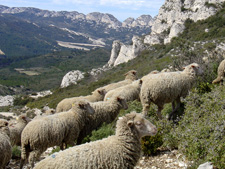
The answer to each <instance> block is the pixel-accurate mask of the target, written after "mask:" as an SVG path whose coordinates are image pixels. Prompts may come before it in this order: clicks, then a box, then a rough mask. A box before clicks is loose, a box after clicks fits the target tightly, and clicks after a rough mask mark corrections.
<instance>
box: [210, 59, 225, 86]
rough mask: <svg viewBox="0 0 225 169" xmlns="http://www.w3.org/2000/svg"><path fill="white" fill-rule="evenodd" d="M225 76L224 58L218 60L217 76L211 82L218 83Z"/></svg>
mask: <svg viewBox="0 0 225 169" xmlns="http://www.w3.org/2000/svg"><path fill="white" fill-rule="evenodd" d="M224 76H225V59H224V60H223V61H222V62H220V64H219V67H218V69H217V78H216V79H215V80H213V82H212V83H213V84H215V83H219V82H221V81H222V80H223V78H224Z"/></svg>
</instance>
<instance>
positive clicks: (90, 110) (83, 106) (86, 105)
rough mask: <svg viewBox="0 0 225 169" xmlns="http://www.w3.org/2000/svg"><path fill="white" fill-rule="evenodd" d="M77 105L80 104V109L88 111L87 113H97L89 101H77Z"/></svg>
mask: <svg viewBox="0 0 225 169" xmlns="http://www.w3.org/2000/svg"><path fill="white" fill-rule="evenodd" d="M77 105H78V107H79V109H81V110H82V111H85V112H87V114H90V115H92V114H94V113H95V110H94V109H93V108H92V107H91V105H90V103H89V102H87V101H79V102H78V103H77ZM74 106H75V105H74Z"/></svg>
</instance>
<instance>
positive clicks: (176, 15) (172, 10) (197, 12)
mask: <svg viewBox="0 0 225 169" xmlns="http://www.w3.org/2000/svg"><path fill="white" fill-rule="evenodd" d="M223 2H224V0H166V1H165V3H164V5H162V6H161V8H160V9H159V13H158V15H157V17H156V20H155V22H154V24H153V25H152V31H151V33H150V35H148V36H146V37H145V39H144V42H145V43H148V44H151V45H152V44H159V43H164V44H166V43H169V42H170V41H171V39H172V38H173V37H176V36H178V34H179V33H181V32H182V31H183V30H184V28H185V27H184V22H185V21H186V20H187V19H191V20H193V21H194V22H196V21H198V20H204V19H206V18H208V17H210V16H212V15H214V14H215V13H216V12H217V11H218V9H220V8H221V5H222V3H223Z"/></svg>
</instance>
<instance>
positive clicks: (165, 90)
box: [140, 63, 203, 118]
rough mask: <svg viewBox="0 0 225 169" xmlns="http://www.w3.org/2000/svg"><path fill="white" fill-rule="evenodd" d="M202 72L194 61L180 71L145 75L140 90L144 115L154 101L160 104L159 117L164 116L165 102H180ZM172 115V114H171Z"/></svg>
mask: <svg viewBox="0 0 225 169" xmlns="http://www.w3.org/2000/svg"><path fill="white" fill-rule="evenodd" d="M202 74H203V71H202V69H201V68H200V66H199V65H198V64H197V63H192V64H190V65H188V66H186V67H185V68H184V70H183V71H180V72H165V73H158V74H151V75H149V76H148V77H145V78H144V79H143V84H142V87H141V92H140V100H141V103H142V107H143V113H144V115H147V113H148V110H149V107H150V103H151V102H153V103H154V104H156V105H157V106H158V116H159V118H162V117H161V110H162V109H163V106H164V104H165V103H170V102H174V101H178V102H179V100H180V97H186V95H187V94H188V92H189V90H190V89H191V88H192V86H193V85H194V83H195V81H196V77H197V76H198V75H202ZM178 106H179V105H178ZM171 116H172V114H170V117H171Z"/></svg>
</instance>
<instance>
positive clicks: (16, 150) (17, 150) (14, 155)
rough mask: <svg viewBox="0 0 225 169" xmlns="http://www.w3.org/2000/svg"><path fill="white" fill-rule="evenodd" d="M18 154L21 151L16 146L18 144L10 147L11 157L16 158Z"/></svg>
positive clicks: (18, 156)
mask: <svg viewBox="0 0 225 169" xmlns="http://www.w3.org/2000/svg"><path fill="white" fill-rule="evenodd" d="M20 155H21V151H20V149H19V148H18V146H13V148H12V158H13V159H18V158H20Z"/></svg>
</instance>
